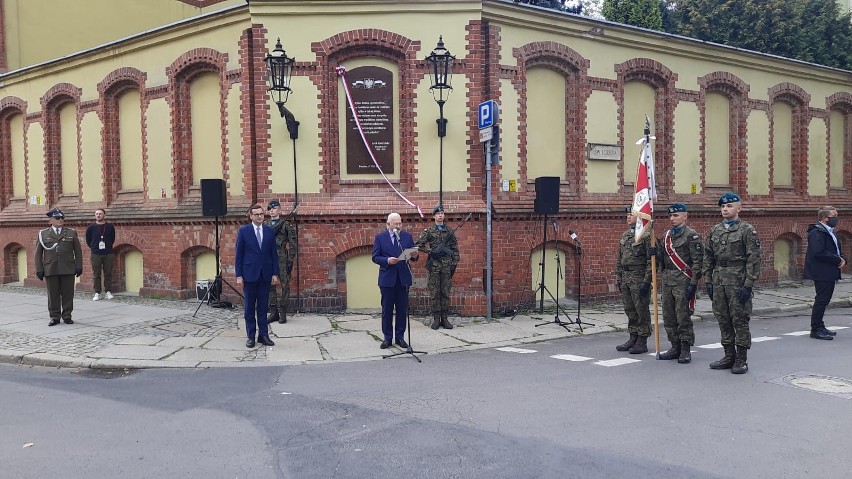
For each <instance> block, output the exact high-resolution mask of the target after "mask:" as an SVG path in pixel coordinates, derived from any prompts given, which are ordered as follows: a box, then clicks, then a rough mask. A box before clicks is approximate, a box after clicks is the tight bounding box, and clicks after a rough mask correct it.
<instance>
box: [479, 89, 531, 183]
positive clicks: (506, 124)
mask: <svg viewBox="0 0 852 479" xmlns="http://www.w3.org/2000/svg"><path fill="white" fill-rule="evenodd" d="M519 100H520V98H519V96H518V92H517V90H515V86H514V85H513V84H512V82H511V80H505V79H503V80H500V101H499V102H498V103H499V104H500V135H501V136H500V176H501V179H503V180H516V181H517V180H518V179H520V177H521V162H520V154H521V153H520V138H519V136H518V132H519V131H520V124H519V123H518V105H519V103H518V102H519ZM479 147H480V148H483V146H482V145H480V146H479ZM517 187H518V191H521V189H522V187H523V185H521V184H519V183H518V184H517Z"/></svg>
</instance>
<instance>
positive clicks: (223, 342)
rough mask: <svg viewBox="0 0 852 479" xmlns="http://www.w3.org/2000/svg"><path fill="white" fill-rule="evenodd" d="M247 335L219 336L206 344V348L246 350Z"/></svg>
mask: <svg viewBox="0 0 852 479" xmlns="http://www.w3.org/2000/svg"><path fill="white" fill-rule="evenodd" d="M246 339H247V338H246V337H245V336H218V337H215V338H213V339H211V340H210V341H208V342H207V343H205V344H204V348H205V349H226V350H234V351H244V350H246Z"/></svg>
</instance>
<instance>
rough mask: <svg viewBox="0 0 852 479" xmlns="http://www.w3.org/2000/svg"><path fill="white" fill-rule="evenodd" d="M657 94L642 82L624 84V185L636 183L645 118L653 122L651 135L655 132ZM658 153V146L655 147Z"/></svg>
mask: <svg viewBox="0 0 852 479" xmlns="http://www.w3.org/2000/svg"><path fill="white" fill-rule="evenodd" d="M656 99H657V93H656V92H655V91H654V89H653V88H651V85H649V84H647V83H645V82H641V81H631V82H627V83H625V84H624V162H625V168H624V183H625V184H628V185H632V184H634V183H635V182H636V166H637V162H638V161H639V160H638V158H639V154H640V153H641V151H642V145H637V144H636V141H637V140H638V139H639V138H642V137H644V136H645V116H646V115H647V116H648V118H650V120H651V135H652V136H653V135H654V134H655V131H654V125H655V123H654V105H655V104H656ZM654 150H655V151H656V146H655V147H654Z"/></svg>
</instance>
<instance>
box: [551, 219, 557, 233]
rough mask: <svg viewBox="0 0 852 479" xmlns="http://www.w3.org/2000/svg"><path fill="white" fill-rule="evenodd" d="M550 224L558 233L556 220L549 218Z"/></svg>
mask: <svg viewBox="0 0 852 479" xmlns="http://www.w3.org/2000/svg"><path fill="white" fill-rule="evenodd" d="M550 226H553V231H555V232H556V233H559V228H557V227H556V220H550Z"/></svg>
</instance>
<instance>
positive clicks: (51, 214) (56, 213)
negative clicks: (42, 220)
mask: <svg viewBox="0 0 852 479" xmlns="http://www.w3.org/2000/svg"><path fill="white" fill-rule="evenodd" d="M47 217H48V218H65V214H64V213H62V210H60V209H59V208H53V209H52V210H50V211H48V212H47Z"/></svg>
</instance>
